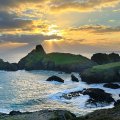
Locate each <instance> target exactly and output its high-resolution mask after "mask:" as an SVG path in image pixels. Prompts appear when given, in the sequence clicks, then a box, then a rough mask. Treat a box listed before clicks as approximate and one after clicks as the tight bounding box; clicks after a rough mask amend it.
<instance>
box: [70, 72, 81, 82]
mask: <svg viewBox="0 0 120 120" xmlns="http://www.w3.org/2000/svg"><path fill="white" fill-rule="evenodd" d="M71 80H72V81H73V82H79V80H78V78H77V77H76V76H74V75H73V74H72V75H71Z"/></svg>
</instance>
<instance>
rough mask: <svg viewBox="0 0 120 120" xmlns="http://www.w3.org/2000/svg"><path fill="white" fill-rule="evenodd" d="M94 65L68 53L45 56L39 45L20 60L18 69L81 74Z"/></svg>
mask: <svg viewBox="0 0 120 120" xmlns="http://www.w3.org/2000/svg"><path fill="white" fill-rule="evenodd" d="M94 65H96V63H95V62H93V61H92V60H90V59H88V58H86V57H84V56H81V55H74V54H70V53H49V54H47V53H46V52H45V51H44V49H43V47H42V46H41V45H37V46H36V48H35V49H34V50H32V51H31V52H30V53H29V54H28V55H27V56H25V57H24V58H22V59H21V60H20V61H19V63H18V67H19V69H21V70H22V69H25V70H53V71H63V72H81V71H83V70H85V69H87V68H90V67H92V66H94Z"/></svg>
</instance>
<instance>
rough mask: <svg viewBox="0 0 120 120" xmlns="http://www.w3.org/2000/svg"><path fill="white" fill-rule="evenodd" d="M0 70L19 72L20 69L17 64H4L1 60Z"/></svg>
mask: <svg viewBox="0 0 120 120" xmlns="http://www.w3.org/2000/svg"><path fill="white" fill-rule="evenodd" d="M0 70H5V71H16V70H18V67H17V64H16V63H8V62H4V61H3V60H2V59H0Z"/></svg>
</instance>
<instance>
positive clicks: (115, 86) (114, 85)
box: [104, 83, 120, 89]
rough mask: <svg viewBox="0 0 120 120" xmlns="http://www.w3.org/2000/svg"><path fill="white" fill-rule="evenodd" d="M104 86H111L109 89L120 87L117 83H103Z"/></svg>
mask: <svg viewBox="0 0 120 120" xmlns="http://www.w3.org/2000/svg"><path fill="white" fill-rule="evenodd" d="M104 87H106V88H111V89H119V88H120V85H118V84H113V83H108V84H105V85H104Z"/></svg>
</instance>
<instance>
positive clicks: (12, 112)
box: [9, 111, 22, 115]
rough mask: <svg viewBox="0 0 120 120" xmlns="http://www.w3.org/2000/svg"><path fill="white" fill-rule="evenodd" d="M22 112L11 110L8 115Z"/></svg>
mask: <svg viewBox="0 0 120 120" xmlns="http://www.w3.org/2000/svg"><path fill="white" fill-rule="evenodd" d="M20 114H22V113H21V112H20V111H11V112H10V113H9V115H20Z"/></svg>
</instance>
